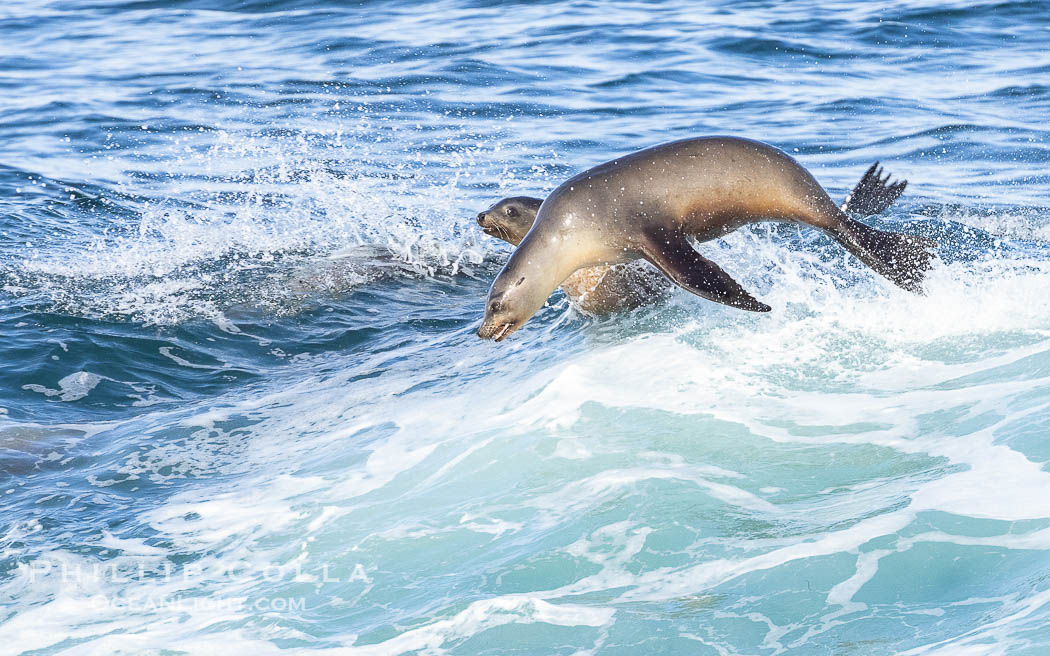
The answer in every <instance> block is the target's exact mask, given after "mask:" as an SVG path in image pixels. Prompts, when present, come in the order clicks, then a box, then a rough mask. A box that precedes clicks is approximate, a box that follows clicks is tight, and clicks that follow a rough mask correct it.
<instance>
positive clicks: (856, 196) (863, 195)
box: [841, 162, 908, 216]
mask: <svg viewBox="0 0 1050 656" xmlns="http://www.w3.org/2000/svg"><path fill="white" fill-rule="evenodd" d="M883 171H884V170H883V169H882V168H880V167H879V163H878V162H875V163H874V164H872V165H871V168H869V169H868V170H867V171H866V172H865V173H864V177H862V178H861V179H860V182H858V183H857V186H856V187H854V188H853V191H851V192H849V195H848V196H846V200H845V201H844V202H843V203H842V207H841V209H842V211H843V212H847V213H849V214H859V215H861V216H871V215H873V214H882V213H883V212H885V211H886V209H887V208H889V206H890V205H893V203H895V202H896V201H897V199H898V198H900V196H901V194H903V193H904V188H905V187H907V186H908V181H907V180H900V181H898V182H894V183H893V184H887V183H888V182H889V181H890V174H889V173H887V174H886V177H882V174H883Z"/></svg>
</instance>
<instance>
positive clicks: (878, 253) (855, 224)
mask: <svg viewBox="0 0 1050 656" xmlns="http://www.w3.org/2000/svg"><path fill="white" fill-rule="evenodd" d="M833 236H834V237H835V239H836V240H837V241H838V242H839V243H840V244H842V245H843V246H844V247H845V248H846V250H848V251H849V252H850V253H853V254H854V255H855V256H857V258H858V259H860V261H861V262H863V263H864V264H867V265H868V266H870V267H871V268H872V269H875V271H877V272H878V273H880V274H881V275H883V276H885V277H886V278H888V279H889V280H890V281H892V282H893V283H894V284H895V285H897V286H898V287H901V288H903V289H907V290H908V291H911V292H916V293H920V294H921V293H922V280H923V278H924V277H925V276H926V272H927V271H929V270H930V268H931V267H932V266H933V260H934V258H936V257H937V255H936V254H935V253H933V252H932V251H931V249H933V248H936V247H937V242H935V241H933V240H932V239H927V238H926V237H920V236H918V235H906V234H901V233H897V232H885V231H882V230H876V229H875V228H872V227H869V226H866V225H864V224H863V223H861V222H860V221H854V220H853V219H850V218H848V217H842V225H841V226H840V227H839V229H838V230H836V231H835V232H834V233H833Z"/></svg>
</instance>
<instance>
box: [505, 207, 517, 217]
mask: <svg viewBox="0 0 1050 656" xmlns="http://www.w3.org/2000/svg"><path fill="white" fill-rule="evenodd" d="M517 215H518V210H517V209H515V208H513V207H508V208H507V216H517Z"/></svg>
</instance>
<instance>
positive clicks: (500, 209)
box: [478, 196, 543, 246]
mask: <svg viewBox="0 0 1050 656" xmlns="http://www.w3.org/2000/svg"><path fill="white" fill-rule="evenodd" d="M542 203H543V201H542V200H540V199H539V198H530V197H529V196H512V197H511V198H504V199H503V200H501V201H499V202H497V203H496V204H495V205H493V206H492V207H490V208H488V209H487V210H485V211H484V212H481V213H480V214H478V225H479V226H481V229H482V230H483V231H484V232H485V234H486V235H491V236H493V237H496V238H499V239H502V240H503V241H506V242H509V243H511V244H514V245H515V246H517V245H518V244H520V243H521V240H522V239H524V238H525V235H526V234H528V232H529V229H530V228H532V224H533V222H534V221H535V220H536V212H538V211H539V209H540V205H541V204H542Z"/></svg>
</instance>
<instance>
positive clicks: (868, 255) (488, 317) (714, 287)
mask: <svg viewBox="0 0 1050 656" xmlns="http://www.w3.org/2000/svg"><path fill="white" fill-rule="evenodd" d="M758 221H786V222H794V223H799V224H804V225H808V226H812V227H814V228H818V229H820V230H822V231H824V232H825V233H827V234H828V235H830V236H831V237H832V238H834V239H835V240H836V241H837V242H839V244H841V245H842V246H843V247H845V248H846V250H848V251H849V252H850V253H852V254H853V255H854V256H856V257H857V258H858V259H860V260H861V261H862V262H864V263H865V264H867V265H868V266H870V267H871V268H873V269H875V271H876V272H878V273H880V274H881V275H883V276H885V277H886V278H888V279H889V280H891V281H892V282H893V283H894V284H896V285H898V286H900V287H902V288H904V289H907V290H910V291H914V292H920V291H921V287H920V284H921V282H922V279H923V277H924V274H925V272H926V271H927V270H928V269H929V268H930V266H931V260H932V259H933V257H934V255H933V254H932V253H931V252H930V251H929V250H928V249H931V248H934V247H936V245H937V244H936V242H934V241H932V240H929V239H925V238H923V237H918V236H912V235H903V234H897V233H892V232H883V231H879V230H875V229H874V228H869V227H868V226H866V225H864V224H863V223H860V222H859V221H856V220H854V219H851V218H850V217H849V216H848V215H846V213H845V212H843V211H842V209H840V208H839V207H838V206H837V205H836V204H835V202H834V201H832V200H831V198H830V197H829V196H828V194H827V192H826V191H824V189H823V187H821V186H820V184H819V183H818V182H817V181H816V180H815V179H814V178H813V176H812V175H811V174H810V173H809V172H808V171H807V170H806V169H805V168H803V167H802V166H801V165H800V164H799V163H798V162H796V161H795V160H794V159H793V158H791V157H790V156H789V155H788V154H787V153H784V152H783V151H781V150H779V149H777V148H774V147H773V146H770V145H768V144H764V143H761V142H759V141H752V140H750V139H741V138H736V137H700V138H693V139H684V140H681V141H673V142H670V143H666V144H661V145H658V146H653V147H651V148H646V149H644V150H641V151H638V152H636V153H632V154H630V155H626V156H624V157H621V158H618V159H615V160H612V161H610V162H606V163H605V164H600V165H598V166H596V167H594V168H592V169H589V170H587V171H584V172H583V173H580V174H579V175H576V176H575V177H573V178H570V179H569V180H568V181H566V182H565V183H563V184H562V185H561V186H559V187H558V188H557V189H555V190H554V191H553V192H552V193H551V195H550V196H548V197H547V199H546V200H544V201H543V203H542V204H541V205H540V207H539V210H538V212H537V215H536V220H535V222H534V224H533V226H532V229H531V230H529V232H528V234H526V236H525V238H524V239H523V240H522V241H521V244H520V245H519V247H518V248H517V250H515V251H514V253H513V254H512V255H511V257H510V259H509V260H508V261H507V264H506V265H505V266H504V267H503V270H502V271H500V273H499V275H498V276H496V279H495V281H494V282H493V283H492V288H491V290H490V291H489V296H488V301H487V302H486V306H485V318H484V320H483V321H482V325H481V328H480V329H479V330H478V336H479V337H481V338H483V339H495V340H496V341H501V340H503V339H505V338H506V337H507V336H508V335H510V334H511V333H513V332H514V331H515V330H517V329H518V328H520V327H521V326H522V325H523V324H524V323H525V322H526V321H527V320H528V319H529V318H530V317H531V316H532V315H533V314H535V313H536V311H537V310H539V309H540V308H541V307H542V306H543V303H544V301H546V299H547V297H548V296H549V295H550V293H551V292H553V291H554V290H555V289H556V288H557V287H558V285H559V284H561V282H562V281H563V280H565V279H566V278H568V277H569V276H570V275H571V274H572V273H574V272H575V271H576V270H577V269H580V268H583V267H592V266H601V265H612V264H619V263H622V262H629V261H631V260H634V259H638V258H644V259H646V260H648V261H649V262H650V263H651V264H653V265H654V266H655V267H656V268H657V269H659V270H660V271H662V272H663V273H664V274H665V275H666V276H667V277H668V278H670V279H671V280H672V281H673V282H674V283H675V284H677V285H679V286H680V287H683V288H684V289H687V290H689V291H690V292H693V293H694V294H697V295H699V296H702V297H704V298H707V299H709V300H713V301H716V302H719V303H724V304H726V305H730V306H732V307H736V308H740V309H743V310H750V311H752V312H768V311H769V310H770V307H769V306H768V305H766V304H765V303H762V302H760V301H759V300H757V299H755V298H754V297H753V296H751V294H749V293H748V292H747V291H745V290H744V288H743V287H741V286H740V284H739V283H737V282H736V281H735V280H733V279H732V278H731V277H730V276H729V275H728V274H726V273H725V272H724V271H723V270H722V269H721V268H719V267H718V265H717V264H715V263H714V262H712V261H711V260H709V259H707V258H705V257H703V256H701V255H700V253H698V252H697V251H696V250H695V249H694V248H693V247H692V245H691V244H690V242H689V238H694V239H696V240H697V241H701V242H703V241H707V240H710V239H715V238H717V237H721V236H722V235H725V234H727V233H729V232H732V231H733V230H736V229H737V228H739V227H741V226H743V225H746V224H748V223H754V222H758Z"/></svg>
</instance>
